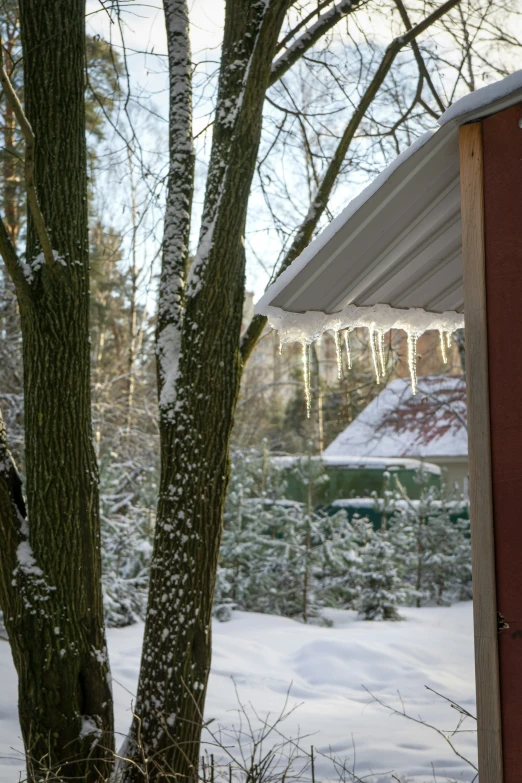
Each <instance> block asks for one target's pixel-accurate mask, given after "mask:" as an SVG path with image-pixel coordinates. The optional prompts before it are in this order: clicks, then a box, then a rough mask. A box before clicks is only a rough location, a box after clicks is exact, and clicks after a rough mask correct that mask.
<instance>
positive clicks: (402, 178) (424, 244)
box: [256, 71, 522, 342]
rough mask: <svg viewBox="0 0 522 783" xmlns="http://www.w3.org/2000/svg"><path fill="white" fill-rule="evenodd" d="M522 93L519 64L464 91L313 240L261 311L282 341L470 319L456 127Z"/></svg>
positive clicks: (443, 325)
mask: <svg viewBox="0 0 522 783" xmlns="http://www.w3.org/2000/svg"><path fill="white" fill-rule="evenodd" d="M520 101H522V71H517V72H516V73H514V74H512V75H511V76H508V77H507V78H505V79H503V80H502V81H500V82H495V83H494V84H491V85H488V86H486V87H483V88H481V89H480V90H476V91H475V92H473V93H470V94H469V95H467V96H465V97H464V98H461V99H460V100H459V101H457V102H456V103H455V104H453V106H451V107H450V108H449V109H448V110H447V111H446V112H445V114H443V115H442V117H441V118H440V120H439V123H438V125H439V127H438V128H437V129H436V130H434V131H432V132H429V133H426V134H425V135H424V136H422V137H421V138H419V139H418V140H417V141H416V142H415V143H414V144H413V145H412V146H411V147H409V148H408V149H407V150H406V151H405V152H404V153H402V154H401V155H400V156H399V157H398V158H397V159H396V160H395V161H394V162H393V163H392V164H391V165H390V166H388V167H387V168H386V169H385V170H384V171H383V172H382V173H381V174H380V175H379V176H378V177H377V178H376V179H375V180H374V181H373V182H372V183H371V184H370V185H369V186H368V187H367V188H366V189H365V190H363V191H362V193H360V195H359V196H357V197H356V198H355V199H354V200H353V201H351V202H350V203H349V204H348V206H347V207H346V208H345V209H344V210H343V212H341V214H340V215H339V216H338V217H337V218H335V220H333V221H332V223H330V225H329V226H327V227H326V228H325V229H324V231H323V232H322V233H321V234H319V236H318V237H317V238H316V239H315V240H314V241H313V242H311V243H310V245H309V246H308V247H307V248H306V250H305V251H304V252H303V253H302V254H301V255H300V256H299V257H298V258H297V259H296V260H295V261H294V262H293V263H292V264H291V265H290V267H289V268H288V269H287V270H286V271H285V272H283V274H282V275H280V277H279V278H278V279H277V280H276V281H275V282H274V283H273V284H272V285H271V286H270V287H269V288H268V289H267V291H266V293H265V294H264V296H263V297H262V298H261V299H260V300H259V302H258V303H257V305H256V312H258V313H262V314H265V315H267V316H268V318H269V321H270V323H271V324H272V326H274V327H275V328H277V329H278V330H279V331H280V333H281V337H282V340H283V341H288V340H301V341H303V342H309V341H310V340H312V339H314V337H316V336H317V335H318V334H320V333H321V332H323V331H325V330H326V329H334V330H335V329H342V328H346V327H354V326H368V327H369V328H370V329H372V328H376V329H381V330H386V329H389V328H392V327H395V328H404V329H405V330H406V331H409V332H413V333H421V332H423V331H426V330H427V329H430V328H438V329H443V330H444V329H445V330H447V331H453V330H454V329H456V328H458V327H460V326H463V323H464V320H463V311H464V299H463V285H462V252H461V218H460V171H459V169H460V166H459V140H458V129H459V127H460V126H461V125H464V124H466V123H469V122H474V121H478V120H480V119H482V118H484V117H487V116H490V115H491V114H495V113H497V112H499V111H501V110H503V109H505V108H507V107H509V106H511V105H513V104H516V103H518V102H520Z"/></svg>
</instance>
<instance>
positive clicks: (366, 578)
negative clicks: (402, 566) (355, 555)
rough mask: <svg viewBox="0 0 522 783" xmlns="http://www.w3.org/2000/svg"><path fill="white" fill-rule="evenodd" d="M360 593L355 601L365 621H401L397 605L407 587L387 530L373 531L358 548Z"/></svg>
mask: <svg viewBox="0 0 522 783" xmlns="http://www.w3.org/2000/svg"><path fill="white" fill-rule="evenodd" d="M359 574H360V580H361V593H360V596H359V599H358V601H357V604H356V608H357V609H358V611H359V615H360V617H361V618H363V619H364V620H402V617H401V616H400V614H399V610H398V607H399V605H400V604H401V603H404V602H405V598H406V590H405V587H404V584H403V582H402V580H401V578H400V576H399V573H398V570H397V564H396V559H395V550H394V548H393V546H392V544H391V543H390V541H389V540H388V536H387V533H385V532H376V533H375V534H374V536H372V538H371V539H370V541H369V542H368V543H367V544H366V546H365V547H363V549H362V551H361V564H360V571H359Z"/></svg>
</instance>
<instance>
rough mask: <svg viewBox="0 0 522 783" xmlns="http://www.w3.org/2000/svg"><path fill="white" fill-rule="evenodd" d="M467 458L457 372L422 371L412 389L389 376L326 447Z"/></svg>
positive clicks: (334, 452)
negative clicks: (434, 373)
mask: <svg viewBox="0 0 522 783" xmlns="http://www.w3.org/2000/svg"><path fill="white" fill-rule="evenodd" d="M351 454H357V455H361V456H362V457H381V458H382V457H388V458H389V457H394V456H395V457H415V458H421V459H436V458H441V457H467V454H468V434H467V418H466V384H465V381H464V379H463V378H462V377H461V376H448V375H440V376H433V375H432V376H426V377H424V378H419V379H418V391H417V394H416V395H415V396H414V395H413V394H412V390H411V386H410V382H409V380H408V379H406V378H399V379H398V380H395V381H392V382H391V383H390V384H388V386H386V388H385V389H383V390H382V392H381V393H380V394H379V395H378V396H377V397H376V398H375V399H374V400H372V402H371V403H370V404H369V405H368V406H367V407H366V408H365V409H364V410H363V411H362V413H361V414H360V415H359V416H357V418H356V419H355V420H354V421H353V422H352V423H351V424H350V425H349V426H348V427H347V428H346V429H345V430H344V432H341V434H340V435H338V436H337V438H336V439H335V440H334V441H332V443H331V444H330V445H329V446H328V448H327V449H325V452H324V457H325V458H346V456H347V455H351Z"/></svg>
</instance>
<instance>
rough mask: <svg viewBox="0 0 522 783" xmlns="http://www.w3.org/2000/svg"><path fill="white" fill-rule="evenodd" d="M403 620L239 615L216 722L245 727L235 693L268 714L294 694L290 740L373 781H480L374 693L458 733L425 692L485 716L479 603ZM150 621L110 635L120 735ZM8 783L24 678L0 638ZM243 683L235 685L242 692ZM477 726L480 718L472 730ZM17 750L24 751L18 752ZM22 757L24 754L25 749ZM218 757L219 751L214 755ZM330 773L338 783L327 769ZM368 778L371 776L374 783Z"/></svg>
mask: <svg viewBox="0 0 522 783" xmlns="http://www.w3.org/2000/svg"><path fill="white" fill-rule="evenodd" d="M402 613H403V615H404V616H405V617H406V618H407V621H406V622H402V623H377V622H376V623H370V622H362V621H357V620H356V618H355V613H354V612H344V611H329V612H328V616H329V618H330V619H331V620H332V621H333V623H334V624H333V627H331V628H324V627H317V626H305V625H301V624H299V623H296V622H293V621H292V620H287V619H285V618H282V617H272V616H268V615H260V614H248V613H244V612H238V613H236V614H234V616H233V619H232V620H231V621H230V622H229V623H223V624H221V623H218V622H215V623H214V658H213V667H212V675H211V679H210V688H209V694H208V700H207V716H208V718H211V717H214V718H216V721H215V722H214V723H213V724H212V725H214V726H216V725H217V724H218V723H222V724H226V725H231V724H233V723H234V719H235V716H236V714H237V713H236V712H235V710H237V707H238V703H237V696H236V690H235V688H236V687H237V691H238V694H239V697H240V698H241V700H242V701H243V703H245V704H247V705H248V703H251V704H252V705H253V707H254V708H255V709H256V711H257V713H258V714H261V715H262V714H263V713H266V712H268V711H269V712H271V713H272V714H273V715H274V714H275V713H278V712H279V711H280V710H281V708H282V707H283V705H284V702H285V698H286V694H287V691H288V688H289V686H290V685H291V691H290V704H299V705H300V706H299V707H298V708H297V709H296V710H295V711H294V712H293V713H292V714H291V715H290V716H289V717H288V719H287V720H286V721H285V723H284V724H283V726H282V730H283V731H284V733H285V735H287V736H290V735H293V736H295V735H297V734H298V733H300V734H301V735H303V734H306V735H310V734H312V735H313V736H309V737H307V739H306V740H304V742H303V744H304V746H305V747H306V748H308V747H309V746H310V745H312V744H313V745H314V746H315V747H316V748H317V749H318V750H328V748H329V747H331V749H332V751H333V752H334V753H335V754H336V755H337V756H339V757H342V758H349V759H350V765H351V764H352V761H353V753H354V748H355V752H356V771H357V773H358V775H359V776H361V777H365V776H366V775H368V774H369V773H370V772H373V773H374V776H372V777H371V778H369V779H370V780H371V781H373V783H388V782H389V781H390V782H391V781H392V780H393V779H392V774H395V775H396V776H397V777H399V778H400V779H401V781H402V780H406V779H408V781H412V782H413V781H415V783H433V781H434V780H435V778H434V773H433V770H432V764H433V765H434V767H435V770H436V774H437V777H436V780H437V781H439V783H440V782H441V781H444V780H446V779H448V778H449V779H451V780H463V781H470V780H472V778H473V774H472V770H471V768H470V767H469V766H467V765H466V764H465V763H463V762H462V761H461V760H460V759H459V758H458V757H457V756H455V755H454V754H453V753H452V751H451V750H450V748H449V747H448V746H447V744H446V743H445V741H444V739H443V738H442V737H440V736H439V735H437V734H436V733H435V732H434V731H433V730H430V729H428V728H426V727H424V726H420V725H417V724H415V723H412V722H411V721H408V720H406V719H404V718H402V717H398V716H393V715H391V714H389V713H388V712H386V710H385V709H383V708H382V707H380V706H379V705H377V704H375V703H371V699H370V697H369V695H368V693H367V692H366V691H365V690H364V688H363V687H362V686H366V688H368V689H369V690H370V691H371V692H372V693H373V694H375V696H377V697H378V698H379V699H381V700H383V701H386V702H388V703H390V704H393V705H394V706H396V707H398V708H400V706H401V704H400V699H399V697H398V693H400V696H401V698H402V700H403V702H404V705H405V708H406V710H407V711H408V712H409V713H411V714H412V715H413V716H415V717H417V716H421V717H422V718H423V719H424V720H426V721H428V722H429V723H432V724H435V725H436V726H438V727H439V728H441V729H451V728H453V727H454V726H455V725H456V721H457V714H456V712H455V710H453V709H451V707H450V706H449V705H448V704H447V703H445V702H444V701H443V700H442V699H439V698H437V697H436V696H435V695H434V694H433V693H431V692H430V691H428V690H427V689H426V688H425V687H424V686H426V685H427V686H429V687H431V688H433V689H435V690H437V691H439V692H441V693H443V694H445V695H448V696H450V697H451V698H452V699H454V700H455V701H457V702H458V703H459V704H461V705H462V706H464V707H465V708H466V709H468V710H469V711H470V712H472V713H473V712H474V679H473V677H474V674H473V641H472V640H473V633H472V616H471V615H472V613H471V603H461V604H457V605H455V606H452V607H449V608H438V607H437V608H424V609H403V610H402ZM142 632H143V626H142V625H135V626H131V627H129V628H123V629H112V630H110V631H109V647H110V653H111V664H112V672H113V679H114V697H115V702H116V727H117V731H118V732H125V730H126V728H127V727H128V724H129V717H130V716H129V709H130V703H131V699H132V697H131V695H130V694H132V693H134V691H135V687H136V681H137V676H138V667H139V657H140V645H141V636H142ZM0 683H1V684H2V697H1V700H0V783H13V782H14V781H15V780H18V771H19V770H20V754H19V751H20V748H21V742H20V739H19V727H18V723H17V718H16V675H15V671H14V668H13V664H12V661H11V657H10V653H9V647H8V644H7V643H6V642H3V641H0ZM234 683H235V685H234ZM466 728H469V729H470V730H473V729H474V725H473V722H471V721H469V725H468V724H465V726H464V729H466ZM456 744H457V746H458V748H459V750H460V751H461V752H462V753H463V754H464V755H465V756H467V757H468V758H471V759H472V760H475V756H476V750H475V735H474V733H472V732H471V733H462V734H459V735H458V737H457V738H456ZM13 749H14V750H13ZM17 751H18V753H17ZM214 752H215V751H214ZM318 766H319V769H318V774H319V776H323V780H324V776H326V775H327V774H328V772H329V773H330V774H329V776H330V777H332V775H331V768H330V769H329V770H327V769H326V766H325V762H321V761H320V759H319V761H318ZM365 779H366V777H365Z"/></svg>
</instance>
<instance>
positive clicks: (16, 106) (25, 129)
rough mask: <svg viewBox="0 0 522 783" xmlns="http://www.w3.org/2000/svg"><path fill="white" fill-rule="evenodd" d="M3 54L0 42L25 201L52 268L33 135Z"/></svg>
mask: <svg viewBox="0 0 522 783" xmlns="http://www.w3.org/2000/svg"><path fill="white" fill-rule="evenodd" d="M3 54H4V45H3V42H2V41H0V83H1V85H2V87H3V88H4V91H5V97H6V100H7V101H8V102H9V104H10V105H11V108H12V110H13V111H14V113H15V116H16V119H17V120H18V124H19V125H20V128H21V130H22V133H23V136H24V139H25V186H26V188H27V200H28V202H29V209H30V210H31V215H32V217H33V220H34V225H35V228H36V232H37V234H38V239H39V240H40V245H41V246H42V250H43V254H44V258H45V262H46V264H48V265H49V266H50V267H51V268H52V267H53V266H54V255H53V248H52V245H51V240H50V239H49V234H48V233H47V227H46V225H45V220H44V217H43V214H42V211H41V209H40V204H39V203H38V195H37V193H36V185H35V181H34V148H35V140H34V133H33V129H32V128H31V125H30V123H29V120H28V119H27V117H26V116H25V113H24V110H23V108H22V104H21V103H20V100H19V98H18V95H17V94H16V92H15V89H14V87H13V85H12V83H11V80H10V78H9V76H8V75H7V72H6V70H5V67H4V57H3Z"/></svg>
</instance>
